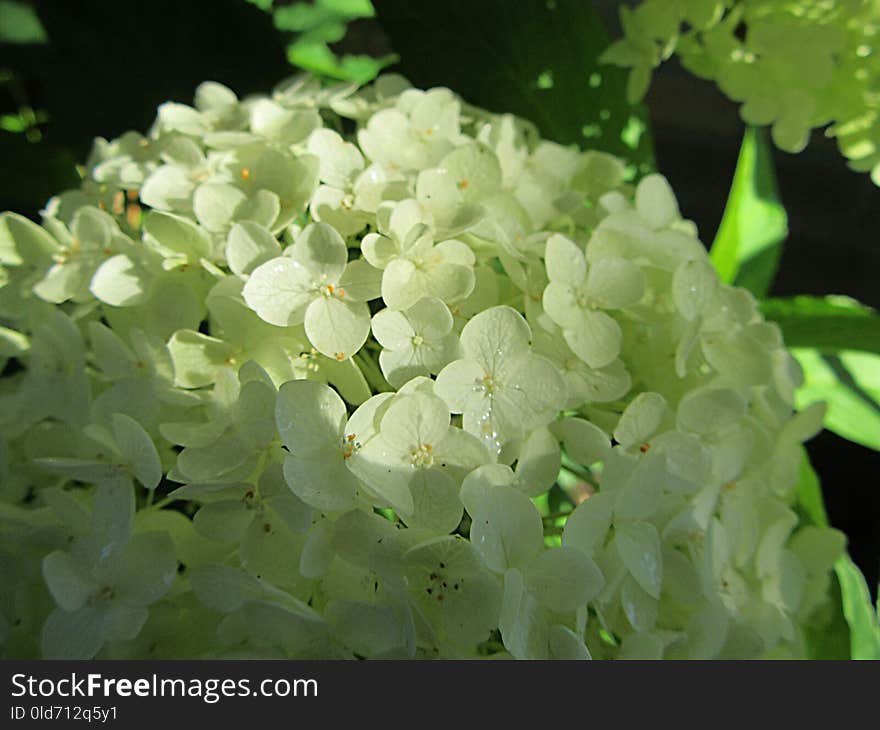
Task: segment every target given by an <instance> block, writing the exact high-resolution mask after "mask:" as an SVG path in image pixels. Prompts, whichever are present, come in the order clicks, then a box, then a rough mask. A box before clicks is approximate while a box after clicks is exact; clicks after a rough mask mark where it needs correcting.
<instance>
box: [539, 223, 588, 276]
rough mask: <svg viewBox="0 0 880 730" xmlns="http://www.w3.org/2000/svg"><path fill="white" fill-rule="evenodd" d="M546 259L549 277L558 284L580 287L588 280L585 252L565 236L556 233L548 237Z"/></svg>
mask: <svg viewBox="0 0 880 730" xmlns="http://www.w3.org/2000/svg"><path fill="white" fill-rule="evenodd" d="M544 261H545V263H546V265H547V277H548V278H549V279H550V281H551V282H554V283H555V284H557V285H560V286H565V287H571V288H578V287H581V286H583V284H584V282H585V281H586V278H587V262H586V259H585V258H584V252H583V251H582V250H581V249H580V248H579V247H578V246H576V245H575V244H574V243H572V242H571V241H570V240H569V239H567V238H566V237H565V236H561V235H559V234H558V233H555V234H553V235H552V236H550V238H548V239H547V248H546V250H545V253H544Z"/></svg>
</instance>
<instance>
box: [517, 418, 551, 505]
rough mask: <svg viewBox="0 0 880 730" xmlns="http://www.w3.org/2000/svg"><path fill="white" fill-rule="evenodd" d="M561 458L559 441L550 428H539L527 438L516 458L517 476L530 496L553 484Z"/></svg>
mask: <svg viewBox="0 0 880 730" xmlns="http://www.w3.org/2000/svg"><path fill="white" fill-rule="evenodd" d="M560 458H561V453H560V449H559V441H557V440H556V437H555V436H554V435H553V434H552V433H550V430H549V429H546V428H539V429H537V430H535V431H533V432H532V433H531V434H530V435H529V436H528V438H526V440H525V441H524V442H523V445H522V446H521V447H520V450H519V456H518V457H517V460H516V476H517V478H518V479H519V482H520V484H522V485H523V486H524V488H525V493H526V494H527V495H528V496H530V497H534V496H537V495H539V494H542V493H543V492H546V491H547V490H548V489H549V488H550V487H552V486H553V483H554V482H555V481H556V477H557V476H558V474H559V467H560Z"/></svg>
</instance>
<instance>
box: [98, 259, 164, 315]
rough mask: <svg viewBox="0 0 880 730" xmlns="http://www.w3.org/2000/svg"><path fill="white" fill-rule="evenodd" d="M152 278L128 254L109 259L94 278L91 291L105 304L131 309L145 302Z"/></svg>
mask: <svg viewBox="0 0 880 730" xmlns="http://www.w3.org/2000/svg"><path fill="white" fill-rule="evenodd" d="M151 280H152V276H151V275H150V274H149V273H148V272H147V271H145V270H144V269H143V268H142V267H141V266H139V265H138V264H137V263H135V262H134V261H133V260H132V259H131V258H129V256H128V255H127V254H117V255H116V256H112V257H111V258H109V259H107V260H106V261H105V262H104V263H103V264H101V266H99V267H98V270H97V271H96V272H95V275H94V276H93V277H92V281H91V283H90V284H89V289H90V291H91V292H92V294H94V295H95V297H97V298H98V299H100V300H101V301H102V302H104V303H105V304H110V305H112V306H114V307H130V306H133V305H136V304H141V303H142V302H144V301H145V300H146V298H147V296H148V294H149V290H150V283H151Z"/></svg>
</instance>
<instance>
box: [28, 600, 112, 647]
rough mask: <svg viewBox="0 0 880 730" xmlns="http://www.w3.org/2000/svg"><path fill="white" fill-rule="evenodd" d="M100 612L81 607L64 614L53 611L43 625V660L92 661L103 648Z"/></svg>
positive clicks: (102, 616) (103, 615) (60, 611)
mask: <svg viewBox="0 0 880 730" xmlns="http://www.w3.org/2000/svg"><path fill="white" fill-rule="evenodd" d="M105 619H106V614H105V611H104V610H103V609H100V608H92V607H91V606H83V607H82V608H80V609H78V610H76V611H72V612H67V611H63V610H62V609H60V608H56V609H55V610H54V611H53V612H52V613H51V614H49V618H47V619H46V623H45V624H44V625H43V636H42V654H43V658H44V659H91V658H92V657H94V656H95V654H97V653H98V651H99V650H100V649H101V647H102V646H103V644H104V623H105Z"/></svg>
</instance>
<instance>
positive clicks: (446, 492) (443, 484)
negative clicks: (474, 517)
mask: <svg viewBox="0 0 880 730" xmlns="http://www.w3.org/2000/svg"><path fill="white" fill-rule="evenodd" d="M409 487H410V492H411V493H412V500H413V511H412V513H411V514H409V515H404V519H405V520H406V522H407V525H408V526H409V527H415V528H418V527H424V528H427V529H430V530H431V531H432V532H434V533H439V534H444V533H445V534H448V533H450V532H452V531H453V530H454V529H455V528H456V527H458V524H459V522H461V516H462V513H463V511H464V510H463V508H462V504H461V501H460V500H459V498H458V485H457V484H456V483H455V481H454V480H453V479H452V478H451V477H450V476H449V475H448V474H444V473H443V472H442V471H440V470H438V469H419V470H418V471H417V472H416V474H415V476H414V477H413V479H412V481H411V482H410V485H409Z"/></svg>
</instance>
